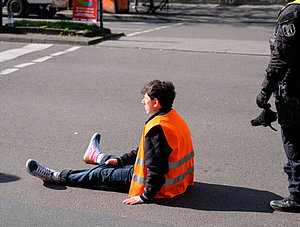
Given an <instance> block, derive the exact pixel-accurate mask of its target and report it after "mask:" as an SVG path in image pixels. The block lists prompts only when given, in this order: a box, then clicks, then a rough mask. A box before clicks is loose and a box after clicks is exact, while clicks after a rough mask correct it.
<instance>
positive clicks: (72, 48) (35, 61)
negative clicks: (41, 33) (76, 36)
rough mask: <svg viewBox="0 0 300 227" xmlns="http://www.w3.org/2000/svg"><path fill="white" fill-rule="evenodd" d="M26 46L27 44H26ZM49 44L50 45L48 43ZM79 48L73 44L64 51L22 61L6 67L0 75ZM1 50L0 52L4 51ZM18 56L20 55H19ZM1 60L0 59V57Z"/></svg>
mask: <svg viewBox="0 0 300 227" xmlns="http://www.w3.org/2000/svg"><path fill="white" fill-rule="evenodd" d="M27 46H28V45H27ZM50 46H51V45H50ZM79 48H81V47H80V46H75V47H71V48H69V49H67V50H65V51H60V52H56V53H53V54H50V55H49V56H45V57H41V58H37V59H35V60H32V61H31V62H26V63H22V64H19V65H16V66H14V68H8V69H4V70H2V71H1V72H0V75H7V74H9V73H13V72H15V71H18V70H19V69H20V68H25V67H27V66H30V65H34V64H36V63H42V62H45V61H47V60H49V59H51V58H53V57H56V56H60V55H62V54H67V53H69V52H73V51H75V50H78V49H79ZM19 49H22V48H19ZM14 50H16V49H14ZM4 52H7V51H4ZM4 52H2V53H4ZM0 56H1V53H0ZM19 56H20V55H19ZM0 60H1V59H0Z"/></svg>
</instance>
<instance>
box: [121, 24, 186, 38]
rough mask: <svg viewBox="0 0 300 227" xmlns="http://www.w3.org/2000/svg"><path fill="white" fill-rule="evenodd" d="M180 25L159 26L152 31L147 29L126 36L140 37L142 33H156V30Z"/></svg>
mask: <svg viewBox="0 0 300 227" xmlns="http://www.w3.org/2000/svg"><path fill="white" fill-rule="evenodd" d="M182 24H183V23H177V24H173V25H165V26H160V27H157V28H152V29H149V30H145V31H141V32H133V33H130V34H128V35H127V36H128V37H131V36H135V35H140V34H144V33H149V32H154V31H158V30H162V29H166V28H171V27H175V26H180V25H182Z"/></svg>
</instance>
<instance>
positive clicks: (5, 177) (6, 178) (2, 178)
mask: <svg viewBox="0 0 300 227" xmlns="http://www.w3.org/2000/svg"><path fill="white" fill-rule="evenodd" d="M20 179H21V178H20V177H18V176H14V175H10V174H6V173H0V183H7V182H11V181H17V180H20Z"/></svg>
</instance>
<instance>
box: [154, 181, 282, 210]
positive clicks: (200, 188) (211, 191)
mask: <svg viewBox="0 0 300 227" xmlns="http://www.w3.org/2000/svg"><path fill="white" fill-rule="evenodd" d="M273 199H282V197H280V196H278V195H276V194H274V193H272V192H268V191H262V190H257V189H250V188H243V187H235V186H226V185H217V184H207V183H200V182H195V183H194V186H192V187H190V188H188V190H187V191H186V192H185V193H184V194H182V195H180V196H177V197H175V198H172V199H161V200H158V201H157V204H159V205H163V206H170V207H182V208H190V209H195V210H205V211H241V212H261V213H273V210H272V209H271V208H270V206H269V202H270V201H271V200H273Z"/></svg>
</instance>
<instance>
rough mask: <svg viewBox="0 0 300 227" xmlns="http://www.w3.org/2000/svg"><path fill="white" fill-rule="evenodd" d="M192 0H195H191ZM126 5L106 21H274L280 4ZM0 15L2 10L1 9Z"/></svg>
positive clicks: (40, 38) (14, 37) (44, 38)
mask: <svg viewBox="0 0 300 227" xmlns="http://www.w3.org/2000/svg"><path fill="white" fill-rule="evenodd" d="M194 1H195V0H194ZM132 6H133V5H130V11H129V13H122V14H121V13H120V14H114V13H104V15H103V21H104V27H105V22H106V21H113V20H118V21H126V20H143V21H152V22H156V21H163V22H170V23H173V22H174V23H175V22H182V23H229V24H236V23H275V20H276V18H277V14H278V12H279V10H280V8H281V7H282V6H281V5H237V6H233V5H231V6H229V5H220V4H187V3H184V4H183V3H170V5H169V10H168V11H164V10H163V11H157V12H156V13H155V14H137V13H136V12H135V10H134V9H133V8H132ZM4 15H6V13H5V12H4ZM56 19H64V20H71V19H72V10H65V11H60V12H58V13H57V16H56ZM0 41H4V42H9V41H11V42H38V43H59V44H70V45H91V44H95V43H99V42H101V41H103V39H102V37H101V38H96V39H95V38H94V39H92V38H87V37H62V36H51V35H39V34H8V33H6V34H4V33H0Z"/></svg>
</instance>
